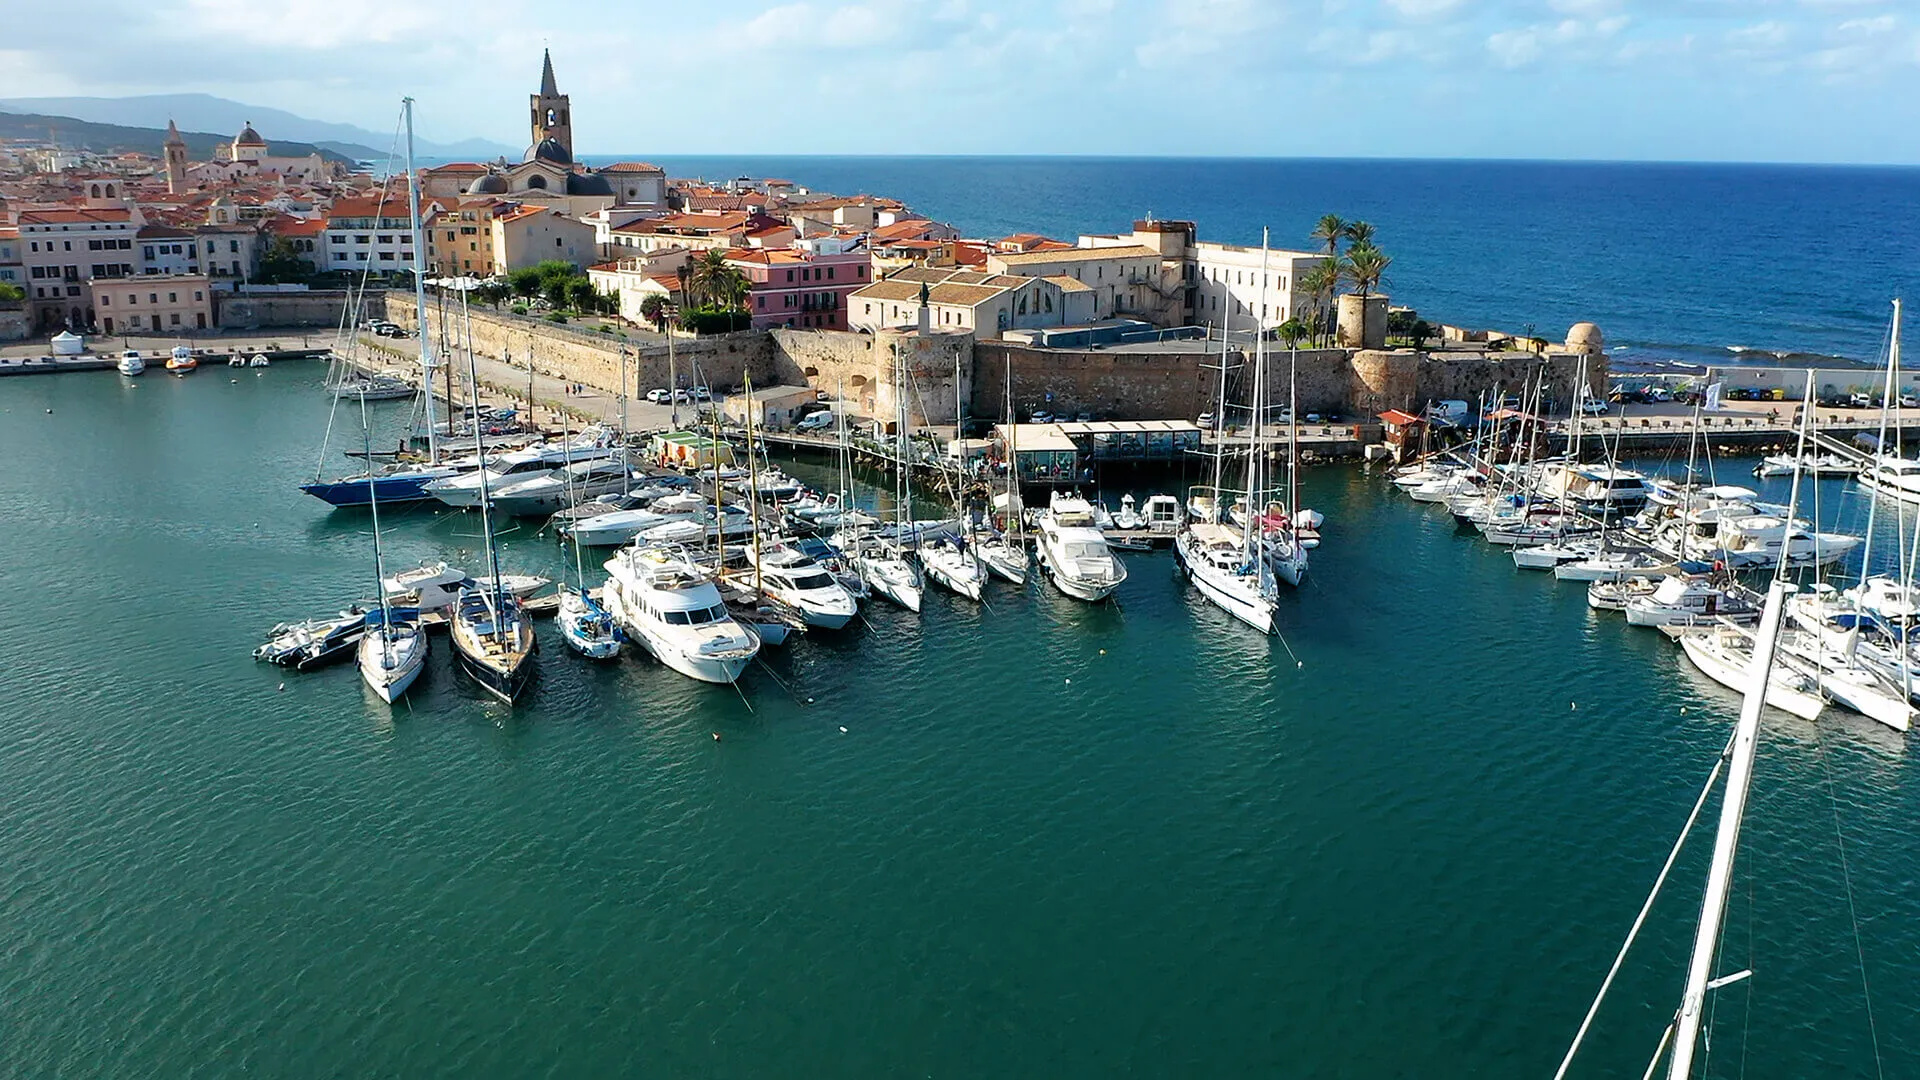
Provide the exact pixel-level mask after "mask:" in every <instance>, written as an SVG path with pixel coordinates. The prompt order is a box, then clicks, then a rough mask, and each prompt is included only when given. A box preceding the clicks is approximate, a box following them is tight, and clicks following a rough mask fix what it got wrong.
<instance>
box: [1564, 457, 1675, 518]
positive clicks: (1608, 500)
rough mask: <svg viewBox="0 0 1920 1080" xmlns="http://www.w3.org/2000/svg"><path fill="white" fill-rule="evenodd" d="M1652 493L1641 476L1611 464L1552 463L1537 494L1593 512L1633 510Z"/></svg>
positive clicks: (1643, 474) (1643, 476)
mask: <svg viewBox="0 0 1920 1080" xmlns="http://www.w3.org/2000/svg"><path fill="white" fill-rule="evenodd" d="M1652 493H1653V485H1652V484H1650V483H1649V482H1648V480H1647V476H1646V474H1645V473H1639V472H1635V471H1633V470H1632V469H1622V468H1619V467H1617V466H1613V465H1581V464H1576V463H1568V462H1554V463H1551V464H1549V465H1548V466H1547V467H1546V470H1545V472H1544V473H1543V474H1542V476H1541V481H1540V494H1541V495H1543V496H1545V497H1546V498H1549V499H1555V500H1558V501H1561V502H1570V503H1578V504H1580V505H1581V506H1584V507H1589V508H1591V509H1593V510H1594V511H1596V512H1597V511H1599V510H1600V509H1602V508H1606V509H1610V510H1613V511H1619V510H1627V509H1633V508H1637V507H1638V506H1640V504H1642V503H1644V502H1646V501H1647V498H1648V496H1649V495H1651V494H1652Z"/></svg>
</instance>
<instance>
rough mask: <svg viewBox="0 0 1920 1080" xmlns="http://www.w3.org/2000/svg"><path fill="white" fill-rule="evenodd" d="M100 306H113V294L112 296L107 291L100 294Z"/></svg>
mask: <svg viewBox="0 0 1920 1080" xmlns="http://www.w3.org/2000/svg"><path fill="white" fill-rule="evenodd" d="M100 306H101V307H112V306H113V296H112V295H111V294H108V293H102V294H101V295H100Z"/></svg>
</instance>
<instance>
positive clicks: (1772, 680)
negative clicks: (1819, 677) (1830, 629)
mask: <svg viewBox="0 0 1920 1080" xmlns="http://www.w3.org/2000/svg"><path fill="white" fill-rule="evenodd" d="M1680 647H1681V649H1683V650H1684V651H1685V652H1686V654H1687V659H1688V660H1689V661H1691V662H1692V663H1693V666H1694V667H1696V668H1699V669H1700V671H1701V672H1702V673H1703V674H1705V675H1706V676H1707V677H1708V678H1710V679H1712V680H1713V681H1714V682H1717V683H1719V684H1720V685H1722V686H1724V687H1726V688H1727V689H1729V690H1732V691H1734V692H1735V693H1745V692H1746V688H1747V684H1748V683H1749V682H1750V681H1751V680H1750V679H1749V678H1748V677H1747V676H1748V672H1749V670H1750V669H1751V668H1752V666H1753V638H1752V635H1751V634H1750V633H1749V632H1747V631H1745V630H1741V629H1739V628H1738V627H1732V626H1706V627H1697V628H1694V629H1690V630H1685V631H1682V632H1681V634H1680ZM1766 701H1767V704H1769V705H1771V706H1773V707H1774V708H1776V709H1779V710H1781V711H1783V712H1788V713H1792V714H1793V715H1795V716H1797V717H1799V718H1801V719H1802V720H1812V719H1815V718H1816V717H1818V716H1819V715H1820V713H1821V711H1822V710H1824V709H1825V708H1826V702H1825V700H1823V699H1822V698H1821V697H1820V686H1819V683H1818V682H1817V681H1816V680H1815V679H1814V678H1813V677H1812V676H1810V675H1808V674H1807V673H1806V672H1804V671H1802V670H1801V669H1800V668H1799V667H1797V666H1795V665H1793V664H1791V663H1789V662H1788V661H1787V659H1786V657H1784V656H1781V657H1776V658H1775V659H1774V662H1773V664H1772V666H1771V668H1770V669H1769V671H1768V673H1767V698H1766Z"/></svg>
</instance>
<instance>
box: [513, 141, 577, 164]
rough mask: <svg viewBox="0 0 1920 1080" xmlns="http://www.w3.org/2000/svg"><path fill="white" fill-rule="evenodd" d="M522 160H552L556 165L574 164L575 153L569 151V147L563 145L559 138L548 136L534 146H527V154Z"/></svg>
mask: <svg viewBox="0 0 1920 1080" xmlns="http://www.w3.org/2000/svg"><path fill="white" fill-rule="evenodd" d="M522 160H525V161H550V162H552V163H553V164H555V165H571V164H573V155H572V154H570V153H568V152H567V148H566V147H565V146H563V145H561V142H560V140H559V139H556V138H553V137H552V136H548V137H547V138H544V139H541V140H540V141H539V142H537V143H534V144H533V145H532V146H529V147H527V156H526V157H525V158H524V159H522Z"/></svg>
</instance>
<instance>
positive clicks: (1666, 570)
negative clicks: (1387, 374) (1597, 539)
mask: <svg viewBox="0 0 1920 1080" xmlns="http://www.w3.org/2000/svg"><path fill="white" fill-rule="evenodd" d="M1676 569H1677V568H1676V567H1675V566H1674V565H1673V562H1672V561H1671V560H1669V559H1668V558H1667V557H1666V556H1664V555H1660V554H1658V553H1655V552H1651V551H1599V552H1595V553H1594V554H1593V555H1591V556H1589V557H1587V558H1584V559H1574V560H1572V561H1571V562H1563V563H1561V564H1560V565H1558V566H1556V567H1554V568H1553V576H1554V578H1555V579H1556V580H1558V581H1587V582H1593V581H1622V580H1624V579H1626V578H1632V577H1661V576H1664V575H1667V574H1671V573H1674V572H1675V570H1676Z"/></svg>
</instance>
